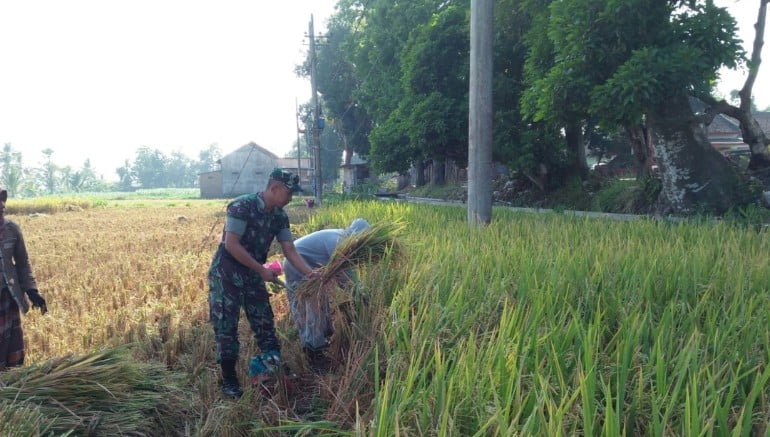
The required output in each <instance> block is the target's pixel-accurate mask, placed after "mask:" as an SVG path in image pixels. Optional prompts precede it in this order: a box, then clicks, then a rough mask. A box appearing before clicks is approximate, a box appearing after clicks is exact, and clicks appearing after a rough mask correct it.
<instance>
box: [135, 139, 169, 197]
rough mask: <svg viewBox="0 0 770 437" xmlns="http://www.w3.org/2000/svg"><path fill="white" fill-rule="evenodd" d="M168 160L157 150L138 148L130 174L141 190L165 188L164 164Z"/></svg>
mask: <svg viewBox="0 0 770 437" xmlns="http://www.w3.org/2000/svg"><path fill="white" fill-rule="evenodd" d="M167 161H168V158H166V155H164V154H163V152H161V151H160V150H158V149H150V148H149V147H140V148H139V149H138V150H137V151H136V158H134V163H133V164H132V166H131V173H132V175H133V177H135V178H136V181H137V182H139V184H140V185H141V186H142V188H161V187H166V186H168V185H167V178H166V164H167Z"/></svg>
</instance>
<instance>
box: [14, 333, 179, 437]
mask: <svg viewBox="0 0 770 437" xmlns="http://www.w3.org/2000/svg"><path fill="white" fill-rule="evenodd" d="M174 386H175V384H174V383H173V381H172V377H170V373H169V372H168V371H166V369H165V367H164V366H162V365H160V364H151V363H145V362H138V361H135V360H134V359H132V357H131V354H130V352H129V351H128V349H127V348H125V347H121V348H116V349H107V350H104V351H101V352H96V353H92V354H89V355H83V356H79V357H64V358H56V359H52V360H49V361H47V362H45V363H43V364H40V365H35V366H29V367H24V368H19V369H13V370H10V371H8V372H5V373H3V374H0V405H4V406H5V407H6V408H8V407H9V406H13V408H14V409H21V408H24V409H27V410H28V411H30V412H33V411H34V412H35V413H36V421H37V423H38V425H39V426H40V428H41V429H45V430H50V431H53V432H55V433H63V432H68V431H74V432H75V433H76V434H87V435H92V434H98V435H152V434H154V433H156V432H158V431H159V430H162V429H163V428H165V427H166V426H165V425H164V424H162V423H159V421H158V420H157V419H160V416H161V415H162V413H161V411H162V410H164V409H165V408H168V407H169V404H173V403H174V402H173V399H174V398H175V396H177V399H179V398H180V397H179V395H178V394H177V395H174V392H175V391H176V389H175V388H174ZM177 406H178V405H177ZM153 419H156V420H153ZM159 428H160V429H159ZM161 432H163V431H161Z"/></svg>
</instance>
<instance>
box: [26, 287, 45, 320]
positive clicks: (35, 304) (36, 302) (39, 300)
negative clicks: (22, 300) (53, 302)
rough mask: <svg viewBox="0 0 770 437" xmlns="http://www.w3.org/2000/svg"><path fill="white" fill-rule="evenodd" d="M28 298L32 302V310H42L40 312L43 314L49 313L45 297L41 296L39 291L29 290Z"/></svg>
mask: <svg viewBox="0 0 770 437" xmlns="http://www.w3.org/2000/svg"><path fill="white" fill-rule="evenodd" d="M27 297H29V300H30V301H32V308H40V312H41V313H43V314H45V313H47V312H48V307H47V306H46V304H45V299H43V296H41V295H40V293H39V292H38V291H37V290H35V289H34V288H31V289H29V290H27Z"/></svg>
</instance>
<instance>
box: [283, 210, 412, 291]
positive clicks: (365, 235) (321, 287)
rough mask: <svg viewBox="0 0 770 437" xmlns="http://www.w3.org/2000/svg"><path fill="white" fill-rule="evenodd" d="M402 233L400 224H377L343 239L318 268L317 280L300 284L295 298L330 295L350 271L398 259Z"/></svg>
mask: <svg viewBox="0 0 770 437" xmlns="http://www.w3.org/2000/svg"><path fill="white" fill-rule="evenodd" d="M403 229H404V224H403V223H401V222H395V223H377V224H374V225H372V226H370V227H368V228H366V229H364V230H363V231H361V232H359V233H357V234H354V235H351V236H349V237H346V238H345V239H343V240H342V241H341V242H340V243H339V244H338V245H337V248H336V249H335V250H334V253H333V254H332V256H331V259H330V260H329V263H328V264H327V265H325V266H323V267H321V268H320V273H321V274H320V276H319V277H316V278H312V279H308V280H307V281H302V282H301V283H300V284H299V286H298V287H297V291H296V293H297V296H298V297H299V298H307V297H310V296H314V295H316V294H318V293H320V292H323V291H326V292H328V291H331V290H333V289H335V288H337V287H338V283H339V280H340V279H341V278H344V275H346V274H347V272H348V271H349V270H350V269H351V268H353V267H358V266H361V265H363V264H375V263H378V262H380V261H381V260H382V259H383V258H384V257H385V256H386V255H388V254H389V255H390V256H391V257H392V258H393V259H399V258H400V257H401V256H402V255H403V252H404V251H403V248H402V246H401V244H400V243H399V242H398V241H397V237H398V235H399V233H400V232H401V230H403Z"/></svg>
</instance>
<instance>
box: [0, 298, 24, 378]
mask: <svg viewBox="0 0 770 437" xmlns="http://www.w3.org/2000/svg"><path fill="white" fill-rule="evenodd" d="M0 332H2V336H1V337H0V371H3V370H5V369H6V368H8V367H15V366H21V365H22V364H24V333H23V331H22V330H21V314H20V312H19V306H18V305H17V304H16V301H15V300H14V299H13V297H12V296H11V293H10V291H9V290H8V288H3V290H2V291H1V292H0Z"/></svg>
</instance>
